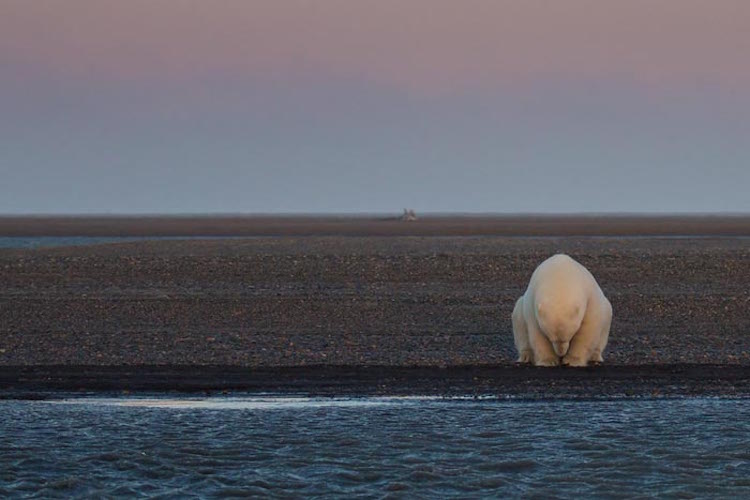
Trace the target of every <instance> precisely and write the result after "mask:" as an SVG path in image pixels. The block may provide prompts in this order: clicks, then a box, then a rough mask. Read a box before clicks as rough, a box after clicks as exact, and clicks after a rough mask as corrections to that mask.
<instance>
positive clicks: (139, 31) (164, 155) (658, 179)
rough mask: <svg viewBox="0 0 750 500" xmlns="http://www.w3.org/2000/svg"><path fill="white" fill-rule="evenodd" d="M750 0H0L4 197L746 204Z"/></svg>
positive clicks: (127, 208) (554, 207)
mask: <svg viewBox="0 0 750 500" xmlns="http://www.w3.org/2000/svg"><path fill="white" fill-rule="evenodd" d="M749 60H750V0H546V1H542V0H513V1H510V0H306V1H303V0H0V110H2V113H3V115H2V119H0V178H1V179H2V182H0V214H1V213H4V212H16V213H17V212H100V211H104V212H131V211H136V212H202V211H205V212H253V211H271V212H274V211H293V212H305V211H317V212H349V211H356V212H362V211H365V212H366V211H390V210H400V209H401V208H403V206H409V207H411V208H415V209H417V210H418V211H484V212H492V211H500V212H516V211H522V212H551V211H552V212H554V211H574V212H580V211H583V212H592V211H593V212H596V211H683V212H685V211H747V212H750V198H749V197H748V196H747V193H746V186H747V185H748V184H750V148H748V146H747V138H748V137H750V63H749V62H748V61H749Z"/></svg>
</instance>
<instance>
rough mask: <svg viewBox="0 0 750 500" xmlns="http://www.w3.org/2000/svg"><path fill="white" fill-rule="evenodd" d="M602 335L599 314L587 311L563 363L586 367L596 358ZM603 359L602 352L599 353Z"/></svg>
mask: <svg viewBox="0 0 750 500" xmlns="http://www.w3.org/2000/svg"><path fill="white" fill-rule="evenodd" d="M600 336H601V321H600V318H599V316H598V315H597V314H594V313H592V312H590V311H586V315H585V316H584V317H583V321H582V322H581V328H579V329H578V332H576V334H575V335H574V336H573V338H572V339H571V341H570V348H569V349H568V352H567V353H566V354H565V356H563V360H562V364H563V365H565V366H575V367H584V366H588V364H589V361H590V360H594V358H595V357H596V356H595V355H594V351H595V349H597V348H598V347H599V343H600V342H599V341H600V339H599V337H600ZM599 358H600V359H601V353H600V355H599Z"/></svg>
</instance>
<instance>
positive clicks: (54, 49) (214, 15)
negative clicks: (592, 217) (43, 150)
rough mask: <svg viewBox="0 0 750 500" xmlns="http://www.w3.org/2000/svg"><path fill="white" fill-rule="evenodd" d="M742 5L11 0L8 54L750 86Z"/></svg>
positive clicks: (126, 64)
mask: <svg viewBox="0 0 750 500" xmlns="http://www.w3.org/2000/svg"><path fill="white" fill-rule="evenodd" d="M749 28H750V2H748V1H746V0H718V1H707V0H627V1H607V0H562V1H540V0H522V1H520V0H516V1H502V0H494V1H491V0H487V1H482V0H462V1H453V0H378V1H369V2H366V1H351V0H308V1H302V0H251V1H244V0H219V1H216V2H213V1H211V2H206V1H187V0H179V1H178V0H175V1H164V0H162V1H158V0H157V1H153V0H127V1H119V0H118V1H106V0H71V1H49V0H39V1H28V0H5V1H4V2H3V3H2V5H0V33H1V35H0V37H1V38H0V39H1V40H2V44H0V58H1V59H0V60H4V61H12V62H16V63H20V62H23V63H24V64H28V65H31V66H32V67H35V68H40V69H42V70H44V71H50V72H53V73H54V74H56V75H66V76H67V77H70V78H83V79H96V80H98V79H102V80H105V81H109V80H112V79H114V80H125V81H128V80H144V79H145V80H153V79H167V80H169V79H177V80H180V81H183V82H184V79H185V78H201V77H203V76H205V75H207V74H215V73H216V72H220V73H221V74H226V75H230V76H234V77H237V76H240V77H249V78H258V79H260V78H285V77H292V76H294V75H298V74H312V75H315V76H316V77H321V76H323V77H324V76H325V75H335V76H336V77H351V78H356V79H364V80H366V81H370V82H373V83H376V84H379V85H386V86H393V87H396V88H402V89H406V90H408V91H410V92H414V93H416V94H418V95H419V94H425V95H434V94H436V93H437V94H440V93H444V92H465V91H472V90H479V89H487V88H493V87H497V86H506V85H509V86H523V85H526V84H528V83H530V82H531V83H533V82H535V81H544V80H548V79H554V78H563V79H587V78H594V79H604V80H608V79H616V80H619V81H621V82H623V81H624V82H628V83H634V84H639V85H644V86H656V87H659V88H663V87H680V86H682V85H707V86H712V85H716V86H720V87H728V88H742V87H744V86H747V85H749V84H750V64H748V62H747V61H748V54H750V36H748V29H749Z"/></svg>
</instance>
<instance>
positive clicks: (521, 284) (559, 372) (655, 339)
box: [0, 219, 750, 397]
mask: <svg viewBox="0 0 750 500" xmlns="http://www.w3.org/2000/svg"><path fill="white" fill-rule="evenodd" d="M732 220H733V221H734V219H732ZM303 222H304V221H303ZM355 222H356V221H355ZM355 222H352V221H350V224H354V225H356V224H355ZM574 222H575V221H574ZM687 222H690V221H687ZM734 222H736V221H734ZM734 222H732V223H734ZM388 223H390V222H388ZM420 223H421V221H417V222H416V223H403V222H398V224H400V225H404V226H409V227H412V226H413V227H416V226H417V225H418V224H420ZM571 224H573V226H575V224H574V223H571ZM573 226H571V227H568V228H567V229H566V228H565V227H560V228H558V229H557V231H558V232H561V233H566V232H567V234H569V235H568V236H547V237H535V236H528V235H520V234H519V235H517V236H497V235H495V236H457V235H455V234H452V233H451V231H450V230H446V232H445V233H446V234H441V233H437V234H434V235H431V236H397V235H391V236H373V235H371V236H351V235H349V234H351V233H353V232H354V229H351V228H350V229H348V230H347V231H346V232H344V234H346V235H341V234H338V235H317V236H314V235H309V234H307V233H305V232H303V234H296V235H286V236H283V237H254V238H250V239H212V240H195V239H191V240H169V241H142V242H128V243H118V244H105V245H93V246H82V247H65V248H45V249H37V250H0V271H1V272H2V273H1V275H2V280H1V281H0V389H4V390H10V389H13V390H23V391H27V390H44V389H45V388H54V389H56V390H61V389H68V390H70V389H73V390H76V389H85V388H92V389H96V388H99V389H100V390H103V389H107V390H122V389H132V390H146V389H150V390H157V389H158V390H163V389H167V388H170V387H171V388H172V389H175V390H203V389H204V388H207V389H211V390H219V389H221V388H222V387H224V388H227V389H231V390H243V389H246V390H280V391H291V390H294V391H306V390H307V391H311V392H313V393H315V392H319V393H325V394H333V393H335V392H336V391H340V392H342V393H347V394H351V393H373V392H377V391H380V387H379V385H378V384H379V382H378V381H379V380H390V381H391V382H389V383H385V384H384V386H385V388H386V389H387V390H389V391H391V392H393V393H403V391H406V392H410V391H411V392H415V391H416V392H420V393H435V392H438V393H443V392H444V393H449V392H452V391H453V392H456V391H454V390H453V389H457V392H465V393H467V394H472V393H475V392H477V391H479V392H481V390H484V389H486V392H489V393H497V394H498V395H502V394H506V395H517V396H523V395H524V394H526V395H532V396H534V397H545V396H549V397H555V396H559V395H561V394H569V395H571V396H574V397H584V396H589V397H593V396H597V395H629V394H630V395H651V394H656V395H660V394H667V395H669V394H672V395H682V394H711V395H750V384H749V383H748V379H749V378H750V375H749V374H748V373H749V371H750V315H748V314H747V311H748V306H750V287H748V283H750V266H748V263H750V247H749V246H748V243H750V241H749V240H747V239H745V238H744V237H728V236H726V235H725V236H721V237H716V236H707V235H704V236H700V237H698V236H693V237H677V238H675V237H670V238H665V237H654V236H648V235H649V234H651V233H652V232H654V231H657V230H658V227H650V226H649V227H644V228H642V231H641V233H643V234H633V235H630V236H622V235H620V236H612V235H609V236H606V235H605V236H600V237H582V236H571V235H570V234H574V233H576V230H575V229H574V228H573ZM719 227H723V226H721V224H719ZM744 227H745V226H743V228H744ZM355 229H356V228H355ZM743 230H744V229H743ZM556 252H565V253H568V254H570V255H572V256H573V257H574V258H576V259H578V260H579V261H580V262H581V263H583V264H584V265H586V266H587V267H588V268H589V269H590V270H591V271H592V272H593V273H594V275H595V276H596V277H597V279H598V281H599V282H600V284H601V286H602V289H603V290H604V292H605V293H606V294H607V296H608V297H609V298H610V301H611V302H612V304H613V308H614V314H615V317H614V322H613V327H612V334H611V340H610V344H609V346H608V349H607V352H606V353H605V363H606V364H605V366H602V367H599V368H593V369H590V370H570V369H563V368H560V369H551V370H540V369H534V368H526V367H516V366H514V364H513V362H514V358H515V351H514V348H513V341H512V333H511V329H510V312H511V310H512V307H513V303H514V301H515V299H516V298H517V297H518V296H519V295H520V294H521V293H523V290H524V288H525V286H526V283H527V281H528V278H529V276H530V274H531V272H532V271H533V269H534V267H535V266H536V265H537V264H538V263H539V262H541V260H543V259H544V258H546V257H547V256H549V255H551V254H553V253H556ZM92 367H94V368H96V369H94V368H92ZM190 367H193V368H190ZM212 367H213V368H212ZM92 370H94V371H92ZM96 370H105V372H101V371H96ZM107 370H108V371H107ZM154 370H156V371H154ZM158 370H167V372H165V373H161V372H159V371H158ZM170 370H171V371H170ZM331 370H333V371H331ZM336 370H339V371H336ZM362 370H365V371H362ZM367 370H369V371H367ZM373 370H374V371H373ZM466 370H469V371H468V372H467V371H466ZM472 370H475V372H472ZM476 370H478V371H476ZM24 373H25V374H26V375H23V374H24ZM467 373H468V374H471V376H470V377H469V378H467V376H468V375H467ZM45 374H46V375H45ZM55 374H57V375H55ZM87 374H89V375H87ZM107 374H109V375H107ZM368 374H369V375H368ZM373 374H374V375H373ZM580 374H584V375H580ZM53 375H54V376H53ZM55 376H56V377H57V378H55ZM475 377H476V380H475ZM55 380H56V381H55ZM107 380H109V381H110V382H107V383H104V382H103V381H107ZM160 380H162V382H160ZM163 380H167V381H168V383H166V384H165V383H163ZM289 380H292V381H293V383H292V382H289V383H287V382H288V381H289ZM118 381H119V382H118ZM276 381H278V384H276ZM284 381H287V382H284ZM321 381H322V382H321ZM451 381H453V382H451ZM482 381H484V382H482ZM555 381H556V382H555ZM376 382H378V383H376ZM551 382H555V383H551ZM274 384H276V385H274ZM451 384H453V385H451ZM381 385H383V384H381ZM451 387H452V388H453V389H451ZM480 389H481V390H480Z"/></svg>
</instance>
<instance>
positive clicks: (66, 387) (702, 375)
mask: <svg viewBox="0 0 750 500" xmlns="http://www.w3.org/2000/svg"><path fill="white" fill-rule="evenodd" d="M112 393H117V394H118V395H120V396H122V395H143V394H148V393H184V394H202V395H228V394H231V393H241V394H245V395H262V394H266V395H267V394H274V395H277V396H279V395H282V396H283V395H287V396H291V395H297V396H299V395H304V396H308V397H357V396H361V397H365V396H435V397H461V396H467V397H480V396H481V397H497V398H514V399H572V400H579V399H609V398H644V397H726V398H746V397H750V366H731V365H701V364H672V365H601V366H596V367H589V368H582V369H571V368H551V369H550V368H536V367H531V366H515V365H496V366H454V367H445V368H437V367H383V366H371V367H362V366H315V367H277V368H265V369H264V368H247V367H237V366H0V400H10V399H16V400H18V399H20V400H38V399H60V398H64V397H66V396H79V397H80V396H81V395H87V396H90V395H92V394H95V395H101V394H112Z"/></svg>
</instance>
